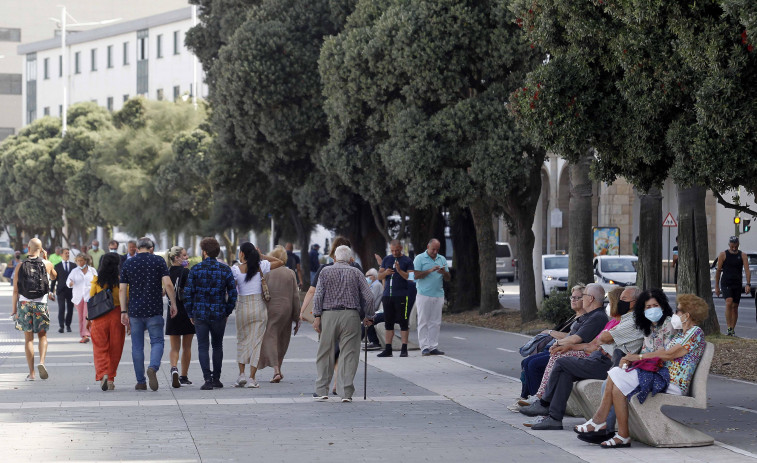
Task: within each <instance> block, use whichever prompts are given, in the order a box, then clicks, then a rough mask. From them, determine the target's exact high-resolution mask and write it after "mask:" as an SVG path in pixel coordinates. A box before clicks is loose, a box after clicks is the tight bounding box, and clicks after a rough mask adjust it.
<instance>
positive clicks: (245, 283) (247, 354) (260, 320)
mask: <svg viewBox="0 0 757 463" xmlns="http://www.w3.org/2000/svg"><path fill="white" fill-rule="evenodd" d="M283 265H284V262H282V261H280V260H279V259H276V258H273V257H270V256H266V255H264V254H262V253H260V252H259V250H258V249H256V248H255V246H253V245H252V243H243V244H242V245H241V246H239V264H237V265H235V266H233V267H231V273H233V274H234V279H235V280H236V282H237V291H238V293H239V297H238V298H237V308H236V320H237V363H239V377H238V378H237V381H236V383H234V386H236V387H260V385H259V384H258V382H257V381H256V380H255V373H257V366H258V361H259V360H260V347H261V345H262V343H263V335H264V334H265V327H266V323H268V309H267V307H266V303H265V301H264V300H263V285H262V283H261V277H262V276H263V275H267V274H268V273H269V272H270V271H271V270H272V269H275V268H278V267H281V266H283ZM247 365H249V366H250V376H249V378H248V377H247V375H246V374H245V368H246V366H247Z"/></svg>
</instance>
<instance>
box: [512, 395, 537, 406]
mask: <svg viewBox="0 0 757 463" xmlns="http://www.w3.org/2000/svg"><path fill="white" fill-rule="evenodd" d="M537 400H539V396H537V395H536V394H534V395H531V396H528V398H527V399H518V402H516V403H517V404H518V405H520V406H521V407H528V406H529V405H532V404H533V403H534V402H536V401H537Z"/></svg>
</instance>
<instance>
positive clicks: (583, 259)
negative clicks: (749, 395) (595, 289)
mask: <svg viewBox="0 0 757 463" xmlns="http://www.w3.org/2000/svg"><path fill="white" fill-rule="evenodd" d="M591 153H592V152H591V151H589V152H587V153H586V155H584V156H582V157H581V158H580V159H579V161H578V163H576V164H571V165H570V223H569V224H568V233H569V237H568V243H569V244H568V248H569V253H570V257H569V259H568V275H569V276H568V288H571V287H573V286H574V285H575V284H577V283H584V284H589V283H593V282H594V274H593V272H592V260H593V258H594V246H593V244H592V241H593V240H592V230H591V228H592V219H591V196H592V193H591V186H592V184H591V179H590V178H589V166H590V165H591V162H592V160H593V159H594V158H593V156H592V154H591Z"/></svg>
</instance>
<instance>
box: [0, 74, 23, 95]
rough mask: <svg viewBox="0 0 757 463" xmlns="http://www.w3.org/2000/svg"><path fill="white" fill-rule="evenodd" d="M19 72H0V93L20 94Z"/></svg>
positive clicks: (20, 78)
mask: <svg viewBox="0 0 757 463" xmlns="http://www.w3.org/2000/svg"><path fill="white" fill-rule="evenodd" d="M21 82H22V77H21V74H0V95H21V88H22V85H21Z"/></svg>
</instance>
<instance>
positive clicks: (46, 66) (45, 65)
mask: <svg viewBox="0 0 757 463" xmlns="http://www.w3.org/2000/svg"><path fill="white" fill-rule="evenodd" d="M42 73H43V76H44V79H45V80H47V79H49V78H50V58H45V59H44V60H42Z"/></svg>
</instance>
